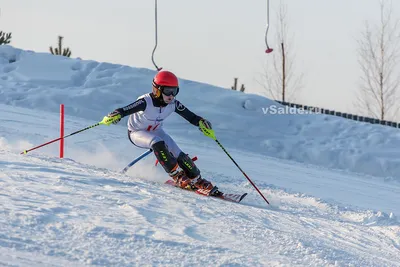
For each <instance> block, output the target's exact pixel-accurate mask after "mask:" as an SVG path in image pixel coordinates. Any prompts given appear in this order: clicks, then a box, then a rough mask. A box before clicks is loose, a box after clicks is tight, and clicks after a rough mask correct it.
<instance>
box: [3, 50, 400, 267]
mask: <svg viewBox="0 0 400 267" xmlns="http://www.w3.org/2000/svg"><path fill="white" fill-rule="evenodd" d="M172 71H173V70H172ZM155 73H156V72H155V71H153V70H148V69H140V68H133V67H129V66H121V65H116V64H110V63H101V62H95V61H85V60H81V59H70V58H65V57H61V56H53V55H51V54H48V53H35V52H32V51H24V50H19V49H16V48H13V47H11V46H4V45H3V46H0V170H1V172H0V203H1V208H0V213H1V215H0V265H5V266H189V265H193V266H210V265H214V266H400V220H399V218H398V217H397V216H398V214H400V197H399V196H400V152H399V149H398V148H399V147H400V132H399V130H398V129H394V128H391V127H385V126H381V125H372V124H366V123H361V122H355V121H349V120H346V119H343V118H338V117H333V116H328V115H321V114H292V112H291V114H273V113H272V112H270V113H268V112H267V114H265V111H266V108H268V107H273V106H274V107H278V108H279V107H281V106H279V105H278V104H277V103H275V102H274V101H272V100H270V99H267V98H265V97H262V96H258V95H252V94H245V93H241V92H237V91H232V90H229V89H226V88H218V87H215V86H212V85H209V84H203V83H197V82H193V81H189V80H185V79H183V78H181V79H180V87H181V90H180V93H179V95H178V99H179V100H180V101H182V102H183V103H184V104H185V105H186V106H187V107H188V108H189V109H190V110H192V111H194V112H195V113H197V114H199V115H201V116H203V117H205V118H207V119H208V120H210V121H211V122H212V124H213V128H214V129H215V132H216V135H217V138H218V140H219V141H220V142H221V143H222V144H223V145H224V147H225V148H226V149H227V151H228V152H229V153H230V154H231V156H232V157H233V158H234V159H235V160H236V161H237V163H238V164H239V165H240V166H241V168H242V169H243V170H244V171H245V172H246V173H247V175H248V176H249V177H250V178H251V179H252V180H253V181H254V183H255V184H256V185H257V186H258V188H259V189H260V190H261V192H262V193H263V194H264V195H265V196H266V197H267V199H268V200H269V201H270V203H271V205H267V203H266V202H264V200H263V199H262V198H261V197H260V195H259V194H258V193H257V192H256V190H255V189H254V188H253V187H252V186H251V185H250V184H249V182H248V181H247V180H246V179H245V177H244V176H243V175H242V173H241V172H240V171H239V170H238V169H237V168H236V166H235V165H234V164H233V163H232V161H231V160H230V159H229V158H228V157H227V156H226V155H225V153H224V152H223V151H222V150H221V148H220V147H219V146H218V145H217V144H216V143H215V142H214V141H213V140H211V139H209V138H207V137H205V136H204V135H203V134H202V133H201V132H200V131H199V130H198V129H197V128H196V127H194V126H192V125H190V124H189V123H187V122H186V121H185V120H184V119H183V118H181V117H180V116H178V115H172V116H171V117H170V118H169V120H167V121H166V124H165V130H166V131H167V132H168V133H170V134H171V136H173V137H174V138H175V140H176V141H177V143H178V144H179V145H180V147H181V148H182V149H183V150H184V151H185V152H187V153H189V154H190V155H191V156H197V157H198V161H196V164H197V165H198V166H199V168H200V169H201V170H202V173H203V175H204V176H206V177H208V178H210V180H212V181H213V182H214V183H215V184H216V185H218V187H219V188H220V189H221V190H222V191H225V192H227V193H242V192H247V193H248V196H247V197H246V198H245V199H244V200H243V201H242V202H241V203H239V204H236V203H230V202H225V201H221V200H218V199H213V198H207V197H203V196H200V195H196V194H194V193H191V192H187V191H183V190H180V189H177V188H173V187H170V186H167V185H165V184H164V181H165V180H166V179H167V176H166V174H165V173H164V171H163V170H162V168H161V167H160V166H154V162H155V157H154V156H153V155H149V156H148V157H146V158H145V159H143V160H141V161H140V162H138V163H137V164H136V165H134V166H132V167H131V168H130V169H129V171H128V172H127V173H126V174H121V173H120V172H119V171H120V170H121V169H122V168H124V167H125V166H126V165H127V164H128V163H129V162H130V161H132V160H133V159H134V158H135V157H137V156H139V155H140V154H141V153H143V152H144V151H145V150H140V149H139V148H137V147H135V146H133V145H132V144H131V143H130V142H129V140H128V139H127V129H126V118H124V119H123V120H122V121H121V122H120V123H119V124H118V125H111V126H98V127H95V128H92V129H90V130H87V131H85V132H82V133H80V134H77V135H73V136H71V137H69V138H67V139H65V158H64V159H59V158H58V143H54V144H51V145H48V146H45V147H43V148H40V149H37V150H34V151H32V152H29V153H28V154H26V155H21V154H20V152H21V151H23V150H25V149H29V148H32V147H34V146H36V145H39V144H42V143H45V142H47V141H50V140H52V139H54V138H58V137H59V105H60V104H61V103H62V104H64V105H65V111H66V122H65V123H66V128H65V130H66V134H69V133H72V132H74V131H77V130H80V129H82V128H85V127H87V126H90V125H93V124H95V123H97V122H98V121H100V120H101V119H102V118H103V117H104V116H105V115H107V113H109V112H111V111H113V110H114V109H115V108H117V107H121V106H125V105H127V104H129V103H131V102H133V101H134V100H135V99H136V98H137V97H138V96H140V95H142V94H144V93H147V92H149V91H150V89H151V80H152V78H153V76H154V75H155ZM177 74H178V76H179V73H177ZM298 113H300V112H298Z"/></svg>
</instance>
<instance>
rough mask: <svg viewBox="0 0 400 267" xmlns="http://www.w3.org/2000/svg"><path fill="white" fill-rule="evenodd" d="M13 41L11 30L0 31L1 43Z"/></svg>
mask: <svg viewBox="0 0 400 267" xmlns="http://www.w3.org/2000/svg"><path fill="white" fill-rule="evenodd" d="M10 42H11V32H9V33H5V32H2V31H0V45H2V44H9V43H10Z"/></svg>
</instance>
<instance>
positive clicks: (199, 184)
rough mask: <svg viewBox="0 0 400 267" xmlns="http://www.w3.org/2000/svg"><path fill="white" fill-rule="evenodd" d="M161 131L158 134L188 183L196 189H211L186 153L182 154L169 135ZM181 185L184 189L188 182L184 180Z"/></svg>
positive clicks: (210, 185) (211, 186)
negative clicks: (175, 159)
mask: <svg viewBox="0 0 400 267" xmlns="http://www.w3.org/2000/svg"><path fill="white" fill-rule="evenodd" d="M161 131H162V132H160V137H162V138H163V140H164V141H165V143H166V144H167V146H168V149H169V150H170V151H171V153H172V154H173V155H174V156H175V157H176V158H177V162H178V165H179V167H180V168H181V169H182V170H183V171H184V172H185V174H186V176H187V177H188V178H189V179H190V183H192V184H193V185H194V186H195V187H196V188H202V189H212V188H213V185H212V184H211V183H210V182H209V181H207V180H206V179H203V178H202V177H201V175H200V170H199V169H198V168H197V166H196V164H194V162H193V160H192V159H191V158H190V157H189V156H188V155H187V154H186V153H184V152H182V150H181V149H180V148H179V147H178V145H177V144H176V143H175V141H174V140H173V139H172V137H171V136H170V135H168V134H167V133H166V132H164V131H163V130H161ZM181 183H182V185H183V187H185V183H186V185H187V184H188V183H189V181H188V180H185V182H181Z"/></svg>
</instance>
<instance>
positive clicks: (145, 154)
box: [121, 149, 153, 173]
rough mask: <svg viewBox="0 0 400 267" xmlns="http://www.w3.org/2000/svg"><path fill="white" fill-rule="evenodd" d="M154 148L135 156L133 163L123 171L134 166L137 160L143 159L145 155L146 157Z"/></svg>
mask: <svg viewBox="0 0 400 267" xmlns="http://www.w3.org/2000/svg"><path fill="white" fill-rule="evenodd" d="M152 151H153V150H151V149H149V150H147V151H146V152H144V153H143V154H142V155H140V156H139V157H137V158H135V159H134V160H132V162H131V163H129V164H128V165H127V166H126V167H125V168H124V169H123V170H122V171H121V173H126V171H127V170H128V169H129V168H130V167H132V166H133V165H134V164H135V163H136V162H138V161H139V160H141V159H143V158H144V157H146V156H147V155H149V154H150V153H151V152H152Z"/></svg>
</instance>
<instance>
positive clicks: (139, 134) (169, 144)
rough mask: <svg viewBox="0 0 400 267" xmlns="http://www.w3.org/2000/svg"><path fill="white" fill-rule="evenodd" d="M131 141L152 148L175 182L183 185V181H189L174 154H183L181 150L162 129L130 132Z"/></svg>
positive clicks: (139, 145)
mask: <svg viewBox="0 0 400 267" xmlns="http://www.w3.org/2000/svg"><path fill="white" fill-rule="evenodd" d="M129 139H130V140H131V142H132V143H133V144H134V145H136V146H138V147H142V148H151V149H152V150H153V152H154V155H155V156H156V158H157V160H158V161H159V162H160V164H161V166H162V167H163V168H164V170H165V172H167V173H168V174H169V176H170V177H171V178H172V179H173V180H174V181H175V182H177V183H178V182H179V183H181V181H183V180H186V179H188V178H187V177H186V175H184V174H185V172H184V171H183V170H182V169H181V168H180V167H179V164H178V162H177V158H176V156H174V154H176V153H178V154H179V153H180V152H181V150H180V148H179V147H178V146H177V145H176V143H175V142H174V141H173V140H172V138H170V137H169V136H168V135H167V134H166V133H165V132H164V131H163V130H162V129H160V130H157V131H135V132H130V133H129ZM171 148H172V151H171Z"/></svg>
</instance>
